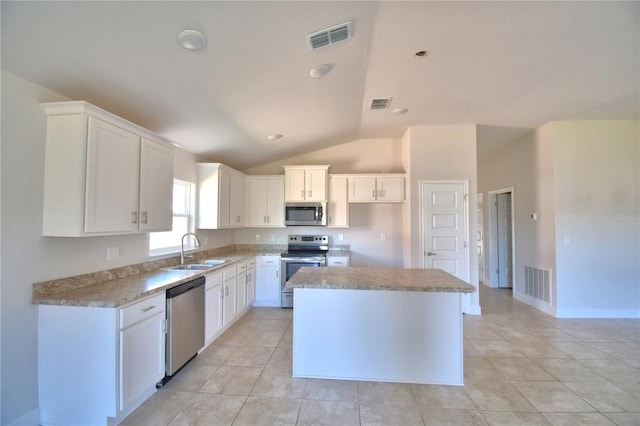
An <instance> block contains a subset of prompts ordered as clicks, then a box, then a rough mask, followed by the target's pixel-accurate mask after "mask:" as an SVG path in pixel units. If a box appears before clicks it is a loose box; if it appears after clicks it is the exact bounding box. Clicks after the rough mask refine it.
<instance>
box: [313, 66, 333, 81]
mask: <svg viewBox="0 0 640 426" xmlns="http://www.w3.org/2000/svg"><path fill="white" fill-rule="evenodd" d="M329 71H331V65H330V64H324V65H320V66H318V67H315V68H313V69H312V70H311V71H309V75H310V76H311V77H313V78H320V77H322V76H325V75H327V74H329Z"/></svg>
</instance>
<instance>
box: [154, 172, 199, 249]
mask: <svg viewBox="0 0 640 426" xmlns="http://www.w3.org/2000/svg"><path fill="white" fill-rule="evenodd" d="M178 188H179V190H181V191H186V194H185V196H184V197H176V191H177V190H178ZM173 191H174V197H173V200H174V204H173V225H175V223H176V218H178V219H184V218H186V223H187V229H181V230H174V229H173V225H172V230H171V231H164V232H150V233H149V234H148V235H149V237H148V247H149V256H161V255H166V254H173V253H180V243H181V241H180V238H181V237H182V235H184V234H185V233H187V232H195V223H196V218H195V213H196V208H195V206H196V203H195V194H196V184H195V183H193V182H187V181H184V180H180V179H174V180H173ZM182 198H184V201H185V203H184V205H182V206H176V204H175V203H176V201H177V200H178V199H182ZM154 235H156V236H160V237H162V236H164V238H171V241H175V244H173V245H159V246H156V247H152V244H153V242H154ZM156 242H159V241H158V240H157V239H156ZM184 248H185V251H186V250H187V249H188V250H192V249H195V248H196V247H195V242H194V239H193V238H187V239H186V241H185V246H184Z"/></svg>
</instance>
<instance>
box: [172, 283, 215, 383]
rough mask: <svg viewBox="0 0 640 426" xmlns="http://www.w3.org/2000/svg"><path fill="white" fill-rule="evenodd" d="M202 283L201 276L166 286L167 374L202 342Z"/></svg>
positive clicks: (195, 351) (180, 364) (183, 362)
mask: <svg viewBox="0 0 640 426" xmlns="http://www.w3.org/2000/svg"><path fill="white" fill-rule="evenodd" d="M204 283H205V278H204V277H200V278H197V279H195V280H193V281H189V282H186V283H184V284H180V285H179V286H176V287H173V288H170V289H169V290H167V347H166V371H165V374H166V375H167V376H173V374H175V372H176V371H178V370H179V369H180V368H181V367H182V366H183V365H185V364H186V363H187V362H188V361H189V360H190V359H191V358H193V357H194V356H195V355H196V354H197V353H198V351H199V350H200V349H202V347H203V346H204Z"/></svg>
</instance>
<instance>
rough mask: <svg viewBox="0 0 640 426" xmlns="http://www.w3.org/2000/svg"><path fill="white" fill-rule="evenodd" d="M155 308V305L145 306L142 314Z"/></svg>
mask: <svg viewBox="0 0 640 426" xmlns="http://www.w3.org/2000/svg"><path fill="white" fill-rule="evenodd" d="M155 307H156V305H151V306H147V307H146V308H144V309H143V310H142V312H149V311H150V310H152V309H153V308H155Z"/></svg>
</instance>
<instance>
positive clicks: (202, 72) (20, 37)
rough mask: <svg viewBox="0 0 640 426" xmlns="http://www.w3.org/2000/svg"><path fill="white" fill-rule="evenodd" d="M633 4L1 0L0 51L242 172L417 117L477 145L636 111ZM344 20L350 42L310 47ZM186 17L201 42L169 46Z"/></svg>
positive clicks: (31, 72) (13, 66) (62, 87)
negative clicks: (460, 131)
mask: <svg viewBox="0 0 640 426" xmlns="http://www.w3.org/2000/svg"><path fill="white" fill-rule="evenodd" d="M639 4H640V3H638V2H602V3H600V2H482V1H475V2H399V1H387V2H343V1H340V2H337V1H336V2H331V1H326V2H325V1H321V2H313V1H300V2H270V1H268V2H242V1H234V2H212V1H196V2H182V1H153V2H150V1H143V2H7V1H2V3H1V13H2V27H1V31H2V58H1V59H2V68H3V69H5V70H7V71H9V72H12V73H14V74H17V75H19V76H22V77H24V78H26V79H28V80H31V81H33V82H35V83H37V84H40V85H42V86H44V87H47V88H50V89H52V90H54V91H56V92H58V93H60V94H62V95H65V96H67V97H69V98H71V99H74V100H86V101H89V102H91V103H93V104H95V105H97V106H100V107H102V108H104V109H106V110H108V111H111V112H113V113H115V114H118V115H120V116H122V117H125V118H127V119H129V120H130V121H133V122H135V123H137V124H140V125H142V126H144V127H147V128H149V129H151V130H153V131H155V132H156V133H159V134H161V135H163V136H165V137H167V138H169V139H171V140H173V141H175V142H177V143H179V144H181V145H183V146H184V147H185V149H187V150H189V151H191V152H194V153H196V154H198V156H199V158H201V159H206V160H209V161H220V162H224V163H227V164H229V165H231V166H232V167H236V168H239V169H244V168H248V167H252V166H256V165H260V164H264V163H267V162H271V161H276V160H278V159H281V158H286V157H289V156H292V155H295V154H299V153H303V152H307V151H310V150H314V149H319V148H322V147H327V146H331V145H336V144H341V143H344V142H349V141H352V140H356V139H361V138H398V137H400V136H402V134H403V133H404V131H405V129H406V128H407V127H408V126H411V125H420V124H429V125H438V124H443V125H450V124H479V125H482V128H481V129H482V132H480V133H479V135H480V136H479V138H480V140H479V150H480V152H485V151H487V150H489V149H491V148H493V147H495V146H496V145H497V144H499V143H503V142H506V141H509V140H513V139H514V138H515V137H517V136H518V135H521V134H522V133H523V132H526V131H528V130H531V129H534V128H537V127H539V126H541V125H543V124H545V123H547V122H549V121H554V120H565V119H638V117H639V116H640V107H639V97H640V91H639V86H640V81H639V80H640V77H639V75H640V71H639V58H640V34H639V27H640V15H639V13H640V8H639ZM345 21H352V22H353V23H352V28H353V38H352V39H351V40H349V41H346V42H342V43H340V44H336V45H333V46H329V47H325V48H322V49H319V50H316V51H313V52H311V51H309V50H308V48H307V43H306V34H308V33H311V32H314V31H316V30H320V29H323V28H326V27H330V26H332V25H336V24H340V23H343V22H345ZM187 28H190V29H197V30H200V31H202V32H204V33H205V34H206V35H207V38H208V44H207V46H206V47H205V49H203V50H201V51H188V50H185V49H182V48H181V47H179V46H178V44H177V42H176V38H177V35H178V33H179V32H180V31H182V30H184V29H187ZM419 50H428V51H429V52H430V54H429V55H428V56H427V57H425V58H417V57H415V56H414V53H415V52H417V51H419ZM322 64H330V65H331V66H332V71H331V72H330V73H329V74H328V75H326V76H325V77H323V78H320V79H313V78H311V77H310V76H309V71H310V70H311V68H313V67H316V66H318V65H322ZM378 97H392V98H393V101H392V103H391V109H393V108H398V107H406V108H408V109H409V112H408V113H407V114H404V115H394V114H393V113H392V112H391V111H390V110H382V111H371V110H369V109H368V105H369V104H370V102H371V99H373V98H378ZM273 133H280V134H283V135H284V136H283V138H282V139H280V140H278V141H275V142H272V141H269V140H267V136H268V135H270V134H273Z"/></svg>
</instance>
